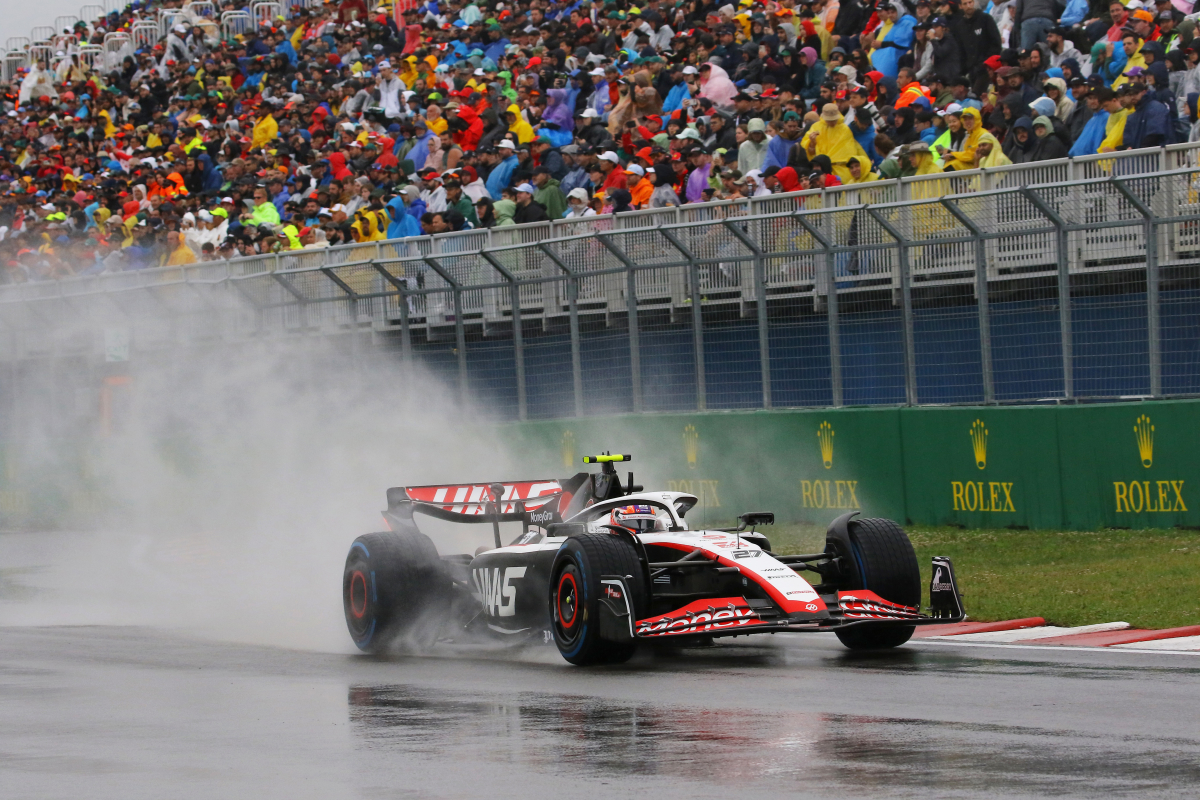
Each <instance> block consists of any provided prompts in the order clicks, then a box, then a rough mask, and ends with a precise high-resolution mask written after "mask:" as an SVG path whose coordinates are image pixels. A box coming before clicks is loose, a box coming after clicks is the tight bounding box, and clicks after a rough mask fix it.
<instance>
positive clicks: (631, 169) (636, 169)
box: [625, 164, 646, 177]
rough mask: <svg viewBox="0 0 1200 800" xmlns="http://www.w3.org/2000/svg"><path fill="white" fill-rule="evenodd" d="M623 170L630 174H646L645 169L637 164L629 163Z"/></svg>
mask: <svg viewBox="0 0 1200 800" xmlns="http://www.w3.org/2000/svg"><path fill="white" fill-rule="evenodd" d="M625 172H626V173H628V174H630V175H637V176H639V177H641V176H642V175H645V174H646V170H644V169H642V168H641V167H640V166H638V165H637V164H630V165H629V166H628V167H626V168H625Z"/></svg>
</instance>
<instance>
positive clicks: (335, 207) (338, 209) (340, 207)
mask: <svg viewBox="0 0 1200 800" xmlns="http://www.w3.org/2000/svg"><path fill="white" fill-rule="evenodd" d="M322 210H324V209H322ZM329 210H330V211H332V212H337V211H341V212H342V213H343V214H345V213H346V207H345V206H344V205H342V204H341V203H338V204H336V205H335V206H334V207H333V208H331V209H329Z"/></svg>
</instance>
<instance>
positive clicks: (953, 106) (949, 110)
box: [946, 103, 963, 114]
mask: <svg viewBox="0 0 1200 800" xmlns="http://www.w3.org/2000/svg"><path fill="white" fill-rule="evenodd" d="M962 109H963V107H962V106H960V105H959V104H958V103H951V104H950V105H948V106H946V113H947V114H953V113H954V112H955V111H962Z"/></svg>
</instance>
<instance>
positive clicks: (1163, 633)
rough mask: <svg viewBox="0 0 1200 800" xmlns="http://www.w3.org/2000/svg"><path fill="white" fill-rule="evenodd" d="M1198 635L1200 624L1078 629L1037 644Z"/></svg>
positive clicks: (1102, 643) (1086, 644) (1127, 641)
mask: <svg viewBox="0 0 1200 800" xmlns="http://www.w3.org/2000/svg"><path fill="white" fill-rule="evenodd" d="M1196 635H1200V625H1189V626H1187V627H1184V628H1165V629H1163V630H1157V631H1155V630H1143V629H1139V628H1131V629H1128V630H1113V631H1095V632H1084V631H1078V632H1076V633H1074V634H1069V635H1063V636H1054V637H1051V638H1047V639H1040V640H1039V641H1037V642H1036V644H1044V645H1046V646H1075V647H1113V646H1115V645H1122V644H1137V643H1140V642H1154V641H1169V640H1171V639H1179V638H1182V637H1185V636H1196Z"/></svg>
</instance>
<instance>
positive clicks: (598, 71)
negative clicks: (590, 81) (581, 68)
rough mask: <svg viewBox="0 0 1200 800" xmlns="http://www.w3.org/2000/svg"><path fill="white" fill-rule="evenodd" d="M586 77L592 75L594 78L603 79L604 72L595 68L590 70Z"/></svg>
mask: <svg viewBox="0 0 1200 800" xmlns="http://www.w3.org/2000/svg"><path fill="white" fill-rule="evenodd" d="M588 75H594V76H596V77H597V78H603V77H604V70H602V69H600V68H599V67H596V68H595V69H594V70H592V71H591V72H589V73H588Z"/></svg>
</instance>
